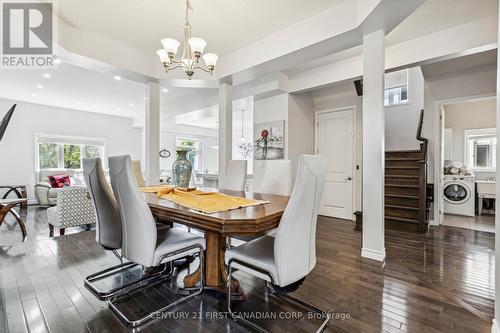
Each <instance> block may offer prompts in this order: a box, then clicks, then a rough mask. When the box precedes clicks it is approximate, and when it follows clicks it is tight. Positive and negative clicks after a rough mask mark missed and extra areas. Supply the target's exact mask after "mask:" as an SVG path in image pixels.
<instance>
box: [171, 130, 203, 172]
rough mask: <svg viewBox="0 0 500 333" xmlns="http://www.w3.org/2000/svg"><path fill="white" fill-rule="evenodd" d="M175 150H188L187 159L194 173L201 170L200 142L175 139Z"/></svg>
mask: <svg viewBox="0 0 500 333" xmlns="http://www.w3.org/2000/svg"><path fill="white" fill-rule="evenodd" d="M176 141H177V143H176V145H177V149H189V152H188V154H187V158H188V160H189V161H191V164H192V165H193V170H194V171H200V170H202V169H203V166H202V164H201V160H202V159H201V141H200V140H198V139H189V138H181V137H178V138H177V140H176Z"/></svg>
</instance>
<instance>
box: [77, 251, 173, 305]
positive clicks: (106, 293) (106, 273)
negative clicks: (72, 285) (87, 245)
mask: <svg viewBox="0 0 500 333" xmlns="http://www.w3.org/2000/svg"><path fill="white" fill-rule="evenodd" d="M134 266H139V265H138V264H136V263H133V262H125V263H124V262H123V259H122V258H120V264H118V265H115V266H113V267H109V268H106V269H103V270H101V271H99V272H96V273H94V274H91V275H89V276H87V277H86V278H85V283H84V285H85V287H87V289H89V290H90V291H91V292H92V293H93V294H94V295H95V296H96V297H97V298H99V299H100V300H106V299H109V298H110V297H113V296H116V295H118V294H120V293H121V292H122V291H123V292H124V291H127V290H128V289H129V288H131V287H133V286H135V285H143V284H146V283H148V282H151V281H155V280H158V279H163V278H167V277H169V276H170V275H171V273H172V272H170V273H169V274H166V275H164V273H165V271H166V270H167V268H166V267H165V269H164V270H162V271H160V272H157V273H155V274H152V275H148V276H143V277H141V278H139V279H137V280H134V281H131V282H129V283H126V284H124V285H121V286H119V287H116V288H113V289H110V290H100V289H99V288H97V287H96V286H95V285H94V282H95V281H99V280H102V279H105V278H107V277H110V276H112V275H116V274H118V273H120V272H121V271H123V270H124V269H127V268H132V267H134Z"/></svg>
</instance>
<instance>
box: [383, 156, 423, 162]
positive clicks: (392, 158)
mask: <svg viewBox="0 0 500 333" xmlns="http://www.w3.org/2000/svg"><path fill="white" fill-rule="evenodd" d="M421 159H422V158H421V157H386V158H385V160H386V161H403V162H405V161H420V160H421Z"/></svg>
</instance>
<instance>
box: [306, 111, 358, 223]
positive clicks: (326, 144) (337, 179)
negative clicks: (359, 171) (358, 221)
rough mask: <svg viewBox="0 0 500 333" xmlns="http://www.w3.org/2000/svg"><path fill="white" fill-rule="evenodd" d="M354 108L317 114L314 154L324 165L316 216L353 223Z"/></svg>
mask: <svg viewBox="0 0 500 333" xmlns="http://www.w3.org/2000/svg"><path fill="white" fill-rule="evenodd" d="M355 114H356V112H355V107H347V108H341V109H333V110H326V111H318V112H316V119H315V123H316V131H315V152H316V154H320V155H323V156H324V157H325V159H326V161H327V170H326V174H325V188H324V192H323V199H322V201H321V204H320V208H319V214H320V215H325V216H329V217H336V218H341V219H349V220H352V219H353V206H354V205H353V203H354V188H355V177H354V175H355V170H354V165H355V156H356V154H355V124H356V121H355Z"/></svg>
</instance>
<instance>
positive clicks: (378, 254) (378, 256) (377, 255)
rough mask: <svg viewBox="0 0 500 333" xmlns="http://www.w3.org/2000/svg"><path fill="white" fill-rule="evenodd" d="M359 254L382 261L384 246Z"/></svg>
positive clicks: (362, 251) (363, 249) (364, 250)
mask: <svg viewBox="0 0 500 333" xmlns="http://www.w3.org/2000/svg"><path fill="white" fill-rule="evenodd" d="M361 256H362V257H364V258H368V259H372V260H377V261H382V262H383V261H384V260H385V248H384V249H382V251H374V250H370V249H367V248H362V249H361ZM499 333H500V332H499Z"/></svg>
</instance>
